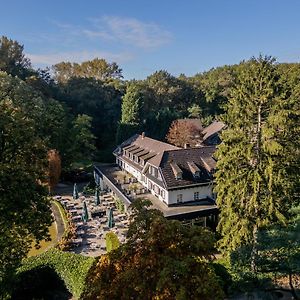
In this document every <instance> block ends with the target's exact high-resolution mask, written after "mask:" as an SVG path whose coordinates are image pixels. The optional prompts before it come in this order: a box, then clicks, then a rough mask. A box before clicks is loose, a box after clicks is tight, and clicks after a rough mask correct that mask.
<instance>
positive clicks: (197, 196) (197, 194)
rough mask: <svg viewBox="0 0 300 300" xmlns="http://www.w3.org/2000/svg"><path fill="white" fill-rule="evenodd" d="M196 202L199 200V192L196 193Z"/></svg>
mask: <svg viewBox="0 0 300 300" xmlns="http://www.w3.org/2000/svg"><path fill="white" fill-rule="evenodd" d="M194 200H199V192H195V193H194Z"/></svg>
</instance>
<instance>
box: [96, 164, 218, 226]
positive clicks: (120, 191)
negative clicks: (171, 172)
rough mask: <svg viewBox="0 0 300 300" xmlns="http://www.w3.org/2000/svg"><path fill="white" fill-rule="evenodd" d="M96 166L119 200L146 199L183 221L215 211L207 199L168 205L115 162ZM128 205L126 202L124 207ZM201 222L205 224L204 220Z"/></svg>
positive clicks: (156, 207)
mask: <svg viewBox="0 0 300 300" xmlns="http://www.w3.org/2000/svg"><path fill="white" fill-rule="evenodd" d="M96 168H97V169H98V170H99V171H100V172H101V176H102V177H103V180H104V182H105V185H106V186H107V187H108V188H109V189H110V190H111V191H112V192H114V193H115V194H117V196H118V197H119V198H120V199H121V200H122V199H126V201H127V202H128V201H129V202H130V203H131V202H133V201H134V200H136V199H138V198H143V199H148V200H150V201H151V203H152V208H155V209H158V210H160V211H161V212H162V213H163V215H164V216H165V217H166V218H168V219H177V220H183V221H184V220H190V219H199V218H203V217H206V216H211V215H215V214H216V212H217V206H216V204H215V203H214V202H212V201H211V200H209V199H207V200H206V199H204V200H199V201H193V202H190V203H181V204H180V205H176V206H168V205H166V204H165V203H163V202H162V201H160V200H159V199H158V198H157V197H155V196H154V195H152V194H151V193H150V192H149V191H148V190H147V189H146V188H145V187H144V186H143V185H142V184H141V183H139V182H138V181H137V179H136V178H135V177H133V176H132V175H131V174H129V173H127V172H125V171H123V170H121V169H120V168H119V166H117V165H115V164H111V165H99V166H96ZM120 195H122V196H120ZM128 206H129V205H128ZM128 206H127V204H126V207H128ZM214 221H215V220H214ZM203 223H204V225H206V221H204V222H203Z"/></svg>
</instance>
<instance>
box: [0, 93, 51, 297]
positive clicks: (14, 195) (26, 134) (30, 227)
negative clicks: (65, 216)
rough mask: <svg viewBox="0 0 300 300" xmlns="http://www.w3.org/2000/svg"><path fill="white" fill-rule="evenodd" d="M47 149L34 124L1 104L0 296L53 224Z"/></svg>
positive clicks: (12, 107) (8, 103)
mask: <svg viewBox="0 0 300 300" xmlns="http://www.w3.org/2000/svg"><path fill="white" fill-rule="evenodd" d="M46 154H47V152H46V148H45V146H44V144H43V142H42V140H41V139H40V138H39V137H38V136H37V134H36V131H35V126H34V121H33V120H32V119H30V118H28V117H27V116H26V114H24V112H23V111H22V109H21V108H20V107H18V106H16V105H15V104H14V103H13V101H12V100H10V99H9V98H7V99H1V100H0V200H1V201H0V295H1V296H2V297H3V295H4V294H5V292H6V291H7V290H8V291H9V289H10V286H9V283H10V281H11V279H12V277H13V275H14V272H15V269H16V267H17V266H18V265H19V264H20V262H21V260H22V258H24V257H25V256H26V255H27V253H28V251H29V249H30V245H31V242H32V241H33V240H36V241H37V242H39V241H40V240H42V239H44V238H45V237H47V236H48V234H47V233H48V227H49V226H50V224H51V223H52V217H51V213H50V202H49V201H48V199H47V197H46V195H47V193H46V189H45V187H44V186H42V185H41V182H45V177H44V176H45V172H46V168H47V159H46Z"/></svg>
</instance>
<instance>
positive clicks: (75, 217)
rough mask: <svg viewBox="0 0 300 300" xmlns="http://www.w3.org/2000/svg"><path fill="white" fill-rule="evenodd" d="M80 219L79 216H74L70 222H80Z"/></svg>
mask: <svg viewBox="0 0 300 300" xmlns="http://www.w3.org/2000/svg"><path fill="white" fill-rule="evenodd" d="M81 219H82V217H81V216H74V217H72V220H73V221H75V222H76V221H79V220H81Z"/></svg>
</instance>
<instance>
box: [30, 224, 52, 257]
mask: <svg viewBox="0 0 300 300" xmlns="http://www.w3.org/2000/svg"><path fill="white" fill-rule="evenodd" d="M49 234H50V237H51V241H49V242H47V241H45V240H43V241H41V242H40V246H41V248H39V249H35V247H34V243H32V248H31V250H30V251H29V253H28V256H36V255H38V254H41V253H43V252H45V251H46V250H47V249H49V248H51V247H53V246H54V245H55V244H56V242H57V230H56V224H55V223H54V222H53V223H52V225H51V226H50V227H49Z"/></svg>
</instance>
